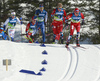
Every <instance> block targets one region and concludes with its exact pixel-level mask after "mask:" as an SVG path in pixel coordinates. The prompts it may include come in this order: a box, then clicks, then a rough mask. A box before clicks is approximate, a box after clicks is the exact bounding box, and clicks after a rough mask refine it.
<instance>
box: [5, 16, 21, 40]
mask: <svg viewBox="0 0 100 81" xmlns="http://www.w3.org/2000/svg"><path fill="white" fill-rule="evenodd" d="M16 22H18V23H19V24H20V25H21V21H20V20H19V18H18V17H15V18H12V17H9V18H8V19H7V20H6V21H5V23H4V26H3V27H4V31H6V32H7V33H8V38H9V40H11V41H14V34H15V25H16ZM6 25H7V28H6ZM7 29H8V30H7Z"/></svg>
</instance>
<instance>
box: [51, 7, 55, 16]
mask: <svg viewBox="0 0 100 81" xmlns="http://www.w3.org/2000/svg"><path fill="white" fill-rule="evenodd" d="M55 12H56V9H54V10H53V11H52V13H51V17H53V16H54V14H55Z"/></svg>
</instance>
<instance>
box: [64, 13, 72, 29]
mask: <svg viewBox="0 0 100 81" xmlns="http://www.w3.org/2000/svg"><path fill="white" fill-rule="evenodd" d="M71 17H72V14H69V15H68V16H67V17H66V18H65V23H66V24H65V27H68V19H69V18H71Z"/></svg>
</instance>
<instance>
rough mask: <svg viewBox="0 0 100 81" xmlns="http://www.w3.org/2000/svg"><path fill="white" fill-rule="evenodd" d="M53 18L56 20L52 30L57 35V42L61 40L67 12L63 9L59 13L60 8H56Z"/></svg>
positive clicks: (52, 14)
mask: <svg viewBox="0 0 100 81" xmlns="http://www.w3.org/2000/svg"><path fill="white" fill-rule="evenodd" d="M53 16H54V19H53V22H52V30H53V33H54V35H55V40H59V39H60V34H62V29H63V19H64V17H66V12H65V10H64V9H61V11H58V8H56V9H54V10H53V12H52V13H51V17H53ZM63 16H64V17H63Z"/></svg>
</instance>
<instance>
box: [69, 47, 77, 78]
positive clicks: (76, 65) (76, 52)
mask: <svg viewBox="0 0 100 81" xmlns="http://www.w3.org/2000/svg"><path fill="white" fill-rule="evenodd" d="M73 49H74V50H75V52H76V56H77V62H76V66H75V70H74V72H73V74H72V76H71V77H70V79H71V78H72V77H73V75H74V74H75V72H76V69H77V66H78V61H79V55H78V51H77V50H76V48H73Z"/></svg>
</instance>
